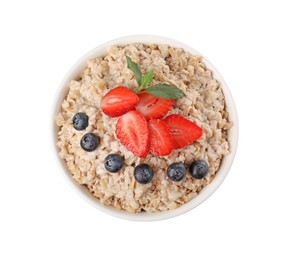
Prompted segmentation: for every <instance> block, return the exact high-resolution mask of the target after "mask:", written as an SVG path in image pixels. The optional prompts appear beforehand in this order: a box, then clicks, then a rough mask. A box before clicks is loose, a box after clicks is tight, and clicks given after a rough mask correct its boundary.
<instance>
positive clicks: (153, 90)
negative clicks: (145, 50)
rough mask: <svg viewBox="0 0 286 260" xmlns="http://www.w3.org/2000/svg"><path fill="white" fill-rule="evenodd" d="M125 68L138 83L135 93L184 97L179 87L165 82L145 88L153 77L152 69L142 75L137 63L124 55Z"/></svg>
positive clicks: (167, 97) (174, 97)
mask: <svg viewBox="0 0 286 260" xmlns="http://www.w3.org/2000/svg"><path fill="white" fill-rule="evenodd" d="M126 60H127V68H128V69H130V70H131V71H132V72H133V74H134V77H135V79H136V81H137V83H138V85H139V88H138V89H137V90H136V93H142V92H146V93H149V94H151V95H154V96H157V97H160V98H165V99H169V100H171V99H179V98H182V97H184V96H185V95H186V94H185V93H184V92H183V91H182V90H180V89H179V88H177V87H175V86H172V85H169V84H167V83H163V84H156V85H153V86H150V87H148V88H147V86H148V85H149V84H150V83H151V81H152V80H153V77H154V70H150V71H147V72H146V73H144V74H143V75H142V72H141V70H140V68H139V66H138V64H137V63H136V62H134V61H132V59H131V58H130V57H129V56H127V55H126Z"/></svg>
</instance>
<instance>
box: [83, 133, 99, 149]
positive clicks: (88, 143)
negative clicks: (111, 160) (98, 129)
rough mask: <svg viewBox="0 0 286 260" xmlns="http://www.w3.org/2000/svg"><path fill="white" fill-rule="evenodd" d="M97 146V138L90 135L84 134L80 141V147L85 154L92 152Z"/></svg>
mask: <svg viewBox="0 0 286 260" xmlns="http://www.w3.org/2000/svg"><path fill="white" fill-rule="evenodd" d="M98 144H99V138H98V137H97V136H96V135H95V134H92V133H87V134H85V135H84V136H83V137H82V138H81V140H80V146H81V147H82V149H83V150H85V151H87V152H92V151H94V150H95V149H96V147H97V146H98Z"/></svg>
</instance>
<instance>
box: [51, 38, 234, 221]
mask: <svg viewBox="0 0 286 260" xmlns="http://www.w3.org/2000/svg"><path fill="white" fill-rule="evenodd" d="M136 42H140V43H145V44H151V43H153V44H167V45H170V46H172V47H178V48H183V49H184V50H185V51H187V52H190V53H191V54H196V55H200V56H202V57H203V62H204V64H206V66H207V68H208V69H210V70H211V71H212V73H213V76H214V78H215V79H216V80H218V82H219V83H220V86H221V88H222V90H223V93H224V97H225V103H226V107H227V112H228V113H229V118H230V120H231V121H232V122H233V127H232V128H231V129H230V130H229V132H228V139H229V140H228V141H229V143H230V149H231V152H230V154H228V155H226V156H224V158H223V160H222V163H221V166H220V168H219V170H218V171H217V173H216V176H215V178H214V179H213V181H212V182H211V183H210V184H208V185H207V186H205V187H204V188H203V189H202V190H201V191H200V193H199V194H198V195H197V196H196V197H195V198H193V199H192V200H191V201H189V202H187V203H185V204H183V205H182V206H180V207H179V208H177V209H174V210H167V211H163V212H157V213H129V212H126V211H123V210H117V209H115V208H113V207H109V206H105V205H103V204H101V203H100V202H99V201H98V200H97V199H96V198H94V197H93V196H92V195H91V193H90V192H89V191H88V190H87V189H86V188H85V187H84V186H83V185H80V184H78V183H76V182H75V180H73V179H72V177H71V174H70V173H69V172H68V170H67V168H66V165H65V163H64V160H62V159H61V158H60V156H59V150H58V147H57V132H58V127H57V126H56V123H55V117H56V115H57V114H58V112H59V111H60V107H61V103H62V101H63V99H64V97H65V96H66V93H67V91H68V89H67V83H68V82H69V81H70V80H71V79H75V78H76V75H77V76H78V75H79V73H80V71H82V69H83V68H84V67H85V66H86V63H87V61H88V60H89V59H92V58H95V57H100V56H103V55H105V54H106V53H107V48H108V47H109V46H111V45H126V44H131V43H136ZM100 53H101V54H100ZM51 117H52V118H51V144H52V150H53V151H52V152H53V154H54V156H55V159H56V161H57V164H58V166H59V168H60V169H61V170H60V171H61V172H62V176H63V177H64V178H65V180H66V181H67V182H68V183H69V185H70V186H71V187H72V188H73V190H74V191H75V192H76V193H77V194H79V195H80V197H82V198H83V199H84V200H85V201H87V202H88V203H89V204H90V205H92V206H93V207H95V208H97V209H98V210H100V211H102V212H104V213H107V214H109V215H111V216H114V217H117V218H121V219H125V220H131V221H158V220H164V219H169V218H173V217H176V216H179V215H181V214H184V213H186V212H188V211H190V210H192V209H194V208H195V207H197V206H198V205H200V204H201V203H202V202H204V201H205V200H206V199H207V198H209V197H210V196H211V195H212V194H213V193H214V192H215V191H216V190H217V188H218V187H219V186H220V185H221V183H222V182H223V180H224V179H225V177H226V176H227V174H228V172H229V170H230V168H231V166H232V163H233V161H234V158H235V154H236V151H237V145H238V135H239V134H238V132H239V126H238V115H237V110H236V105H235V102H234V100H233V97H232V94H231V92H230V90H229V88H228V86H227V84H226V82H225V81H224V79H223V78H222V76H221V75H220V73H219V72H218V70H217V69H216V67H214V66H213V65H212V63H210V62H209V60H208V59H207V58H206V57H205V56H204V55H202V54H200V53H199V52H198V51H197V50H195V49H194V48H192V47H190V46H188V45H186V44H184V43H182V42H180V41H177V40H173V39H171V38H168V37H163V36H158V35H131V36H124V37H120V38H116V39H113V40H111V41H108V42H105V43H103V44H101V45H99V46H97V47H95V48H93V49H92V50H91V51H89V52H88V53H86V54H85V55H83V56H82V57H81V58H80V59H79V60H78V61H77V62H76V63H75V64H74V65H73V66H72V67H71V68H70V69H69V71H68V72H67V73H66V75H65V77H64V78H63V80H62V81H61V83H60V85H59V87H58V89H57V91H56V94H55V96H54V101H53V102H52V113H51Z"/></svg>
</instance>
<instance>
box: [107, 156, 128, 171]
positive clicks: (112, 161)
mask: <svg viewBox="0 0 286 260" xmlns="http://www.w3.org/2000/svg"><path fill="white" fill-rule="evenodd" d="M123 164H124V161H123V158H122V156H120V155H118V154H114V153H112V154H109V155H107V156H106V158H105V159H104V167H105V169H106V170H107V171H109V172H118V171H119V170H120V169H121V168H122V166H123Z"/></svg>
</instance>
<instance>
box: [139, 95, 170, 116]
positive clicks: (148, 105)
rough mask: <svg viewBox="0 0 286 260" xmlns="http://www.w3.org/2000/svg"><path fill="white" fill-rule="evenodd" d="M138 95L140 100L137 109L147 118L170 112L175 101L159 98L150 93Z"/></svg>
mask: <svg viewBox="0 0 286 260" xmlns="http://www.w3.org/2000/svg"><path fill="white" fill-rule="evenodd" d="M138 97H139V102H138V104H137V106H136V107H135V109H136V110H137V111H139V112H140V113H141V114H142V115H143V116H144V117H145V118H146V119H147V120H150V119H152V118H160V117H162V116H163V115H165V114H166V113H167V112H168V110H169V109H170V108H171V106H172V104H173V102H174V100H167V99H164V98H159V97H156V96H154V95H151V94H148V93H141V94H139V95H138Z"/></svg>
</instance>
